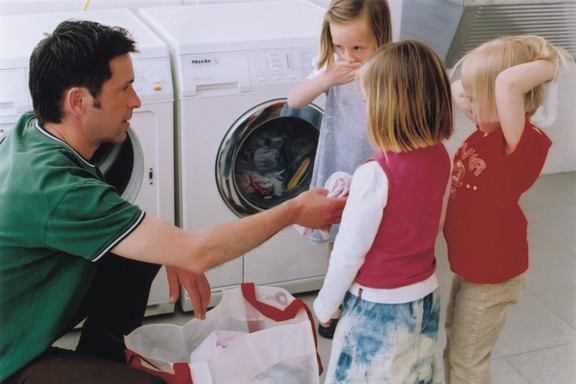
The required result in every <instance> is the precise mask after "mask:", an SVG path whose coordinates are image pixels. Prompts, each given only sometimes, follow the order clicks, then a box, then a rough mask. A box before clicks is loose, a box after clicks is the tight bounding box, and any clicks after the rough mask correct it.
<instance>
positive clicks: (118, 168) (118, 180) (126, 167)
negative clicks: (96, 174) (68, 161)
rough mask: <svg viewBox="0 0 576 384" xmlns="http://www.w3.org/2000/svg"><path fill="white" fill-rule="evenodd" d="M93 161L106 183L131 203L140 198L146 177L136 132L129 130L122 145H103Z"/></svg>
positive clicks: (93, 157)
mask: <svg viewBox="0 0 576 384" xmlns="http://www.w3.org/2000/svg"><path fill="white" fill-rule="evenodd" d="M91 161H92V162H93V163H94V164H96V166H98V168H100V171H101V172H102V173H103V174H104V177H105V178H106V182H107V183H108V184H110V185H112V186H114V187H115V188H116V190H117V191H118V193H119V194H120V195H121V196H122V198H124V199H125V200H127V201H128V202H130V203H133V202H134V201H135V200H136V197H137V196H138V192H139V191H140V187H141V186H142V178H143V177H144V155H143V153H142V146H141V145H140V142H139V141H138V137H137V136H136V134H135V133H134V131H133V130H132V129H131V128H130V129H128V132H127V136H126V140H125V141H124V142H123V143H122V144H107V143H104V144H101V145H100V147H98V149H97V150H96V152H95V153H94V155H93V156H92V159H91Z"/></svg>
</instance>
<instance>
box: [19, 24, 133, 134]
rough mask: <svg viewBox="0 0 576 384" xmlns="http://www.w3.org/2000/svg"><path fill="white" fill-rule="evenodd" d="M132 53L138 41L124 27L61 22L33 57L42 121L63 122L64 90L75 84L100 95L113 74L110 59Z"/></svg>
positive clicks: (34, 98) (34, 86)
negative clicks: (103, 85) (103, 86)
mask: <svg viewBox="0 0 576 384" xmlns="http://www.w3.org/2000/svg"><path fill="white" fill-rule="evenodd" d="M131 52H136V42H135V41H134V39H133V38H132V37H131V35H130V34H129V33H128V31H127V30H125V29H124V28H121V27H108V26H105V25H102V24H99V23H96V22H93V21H79V20H68V21H64V22H62V23H60V25H58V27H56V29H55V30H54V32H53V33H52V34H51V35H50V36H48V37H46V38H45V39H43V40H42V41H41V42H40V43H39V44H38V45H37V46H36V48H34V51H33V52H32V55H31V56H30V78H29V87H30V94H31V96H32V105H33V107H34V112H35V113H36V117H37V118H38V121H39V122H40V123H41V124H44V123H46V122H51V123H60V122H61V120H62V116H63V112H62V101H63V96H64V92H65V91H66V90H67V89H69V88H71V87H85V88H87V89H88V90H89V91H90V93H91V94H92V96H93V97H94V98H95V99H96V98H98V96H99V94H100V91H101V90H102V84H103V83H104V82H105V81H106V80H108V79H110V78H111V77H112V72H111V70H110V61H111V60H112V59H114V58H115V57H117V56H122V55H125V54H127V53H131Z"/></svg>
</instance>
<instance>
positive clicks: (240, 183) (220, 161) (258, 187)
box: [216, 99, 322, 217]
mask: <svg viewBox="0 0 576 384" xmlns="http://www.w3.org/2000/svg"><path fill="white" fill-rule="evenodd" d="M321 122H322V110H321V109H320V108H318V107H317V106H315V105H309V106H307V107H305V108H302V109H290V108H289V107H288V104H287V101H286V99H276V100H271V101H268V102H266V103H263V104H260V105H258V106H256V107H254V108H252V109H251V110H249V111H247V112H246V113H245V114H243V115H242V116H241V117H240V118H239V119H238V120H236V122H235V123H234V124H233V125H232V127H231V128H230V129H229V130H228V132H227V133H226V135H225V136H224V139H223V140H222V143H221V144H220V148H219V150H218V155H217V159H216V183H217V185H218V190H219V192H220V195H221V197H222V199H223V200H224V202H225V203H226V204H227V205H228V207H229V208H230V209H231V210H232V211H233V212H234V213H235V214H236V215H237V216H239V217H243V216H247V215H251V214H253V213H256V212H260V211H263V210H266V209H268V208H271V207H273V206H276V205H278V204H280V203H282V202H284V201H286V200H288V199H291V198H293V197H295V196H297V195H298V194H300V193H301V192H303V191H306V190H308V189H309V187H310V181H311V178H312V169H313V167H314V157H315V155H316V147H317V146H318V137H319V130H320V124H321Z"/></svg>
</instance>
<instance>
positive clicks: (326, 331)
mask: <svg viewBox="0 0 576 384" xmlns="http://www.w3.org/2000/svg"><path fill="white" fill-rule="evenodd" d="M338 320H340V319H332V320H330V325H329V326H327V327H323V326H322V325H320V324H318V334H319V335H320V336H322V337H325V338H326V339H332V338H333V337H334V331H336V326H337V325H338Z"/></svg>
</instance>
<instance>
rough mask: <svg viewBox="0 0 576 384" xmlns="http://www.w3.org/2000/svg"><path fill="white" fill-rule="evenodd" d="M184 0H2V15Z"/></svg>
mask: <svg viewBox="0 0 576 384" xmlns="http://www.w3.org/2000/svg"><path fill="white" fill-rule="evenodd" d="M182 4H183V0H26V1H22V0H0V15H8V14H19V13H45V12H69V11H74V12H76V11H82V10H84V11H86V10H88V11H93V10H97V9H112V8H126V9H129V10H130V11H132V12H137V11H138V9H139V8H141V7H155V6H160V5H162V6H167V5H182Z"/></svg>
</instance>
